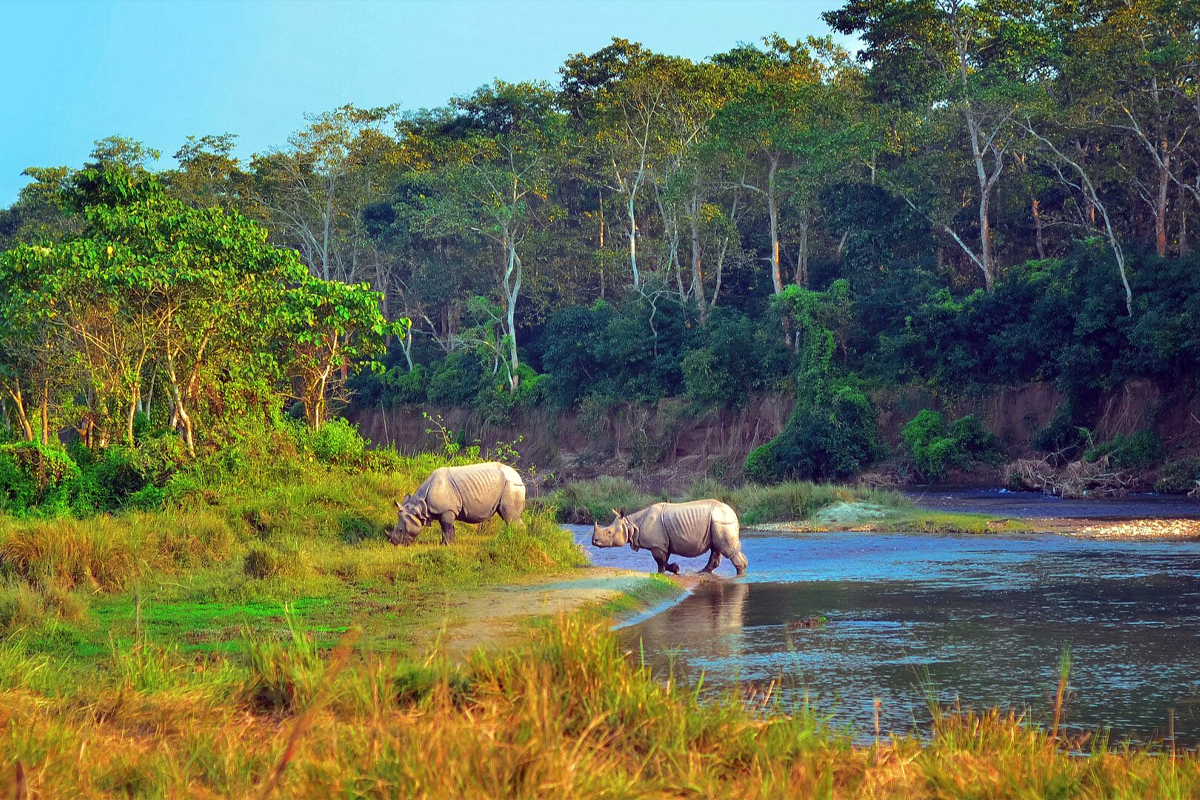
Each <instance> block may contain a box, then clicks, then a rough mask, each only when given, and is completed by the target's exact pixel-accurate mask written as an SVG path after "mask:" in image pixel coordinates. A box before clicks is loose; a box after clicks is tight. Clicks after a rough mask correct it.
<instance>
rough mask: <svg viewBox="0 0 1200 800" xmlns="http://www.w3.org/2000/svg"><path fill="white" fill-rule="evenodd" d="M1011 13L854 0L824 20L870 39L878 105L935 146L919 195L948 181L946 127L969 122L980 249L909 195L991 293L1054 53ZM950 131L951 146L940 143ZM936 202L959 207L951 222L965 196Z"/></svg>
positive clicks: (939, 0) (919, 0)
mask: <svg viewBox="0 0 1200 800" xmlns="http://www.w3.org/2000/svg"><path fill="white" fill-rule="evenodd" d="M1011 11H1012V9H1010V8H1009V6H1008V4H1007V3H1006V2H1005V0H985V1H984V2H980V3H975V4H972V3H968V2H966V1H965V0H898V1H897V2H890V1H889V0H850V2H848V3H847V4H846V6H845V7H844V8H842V9H840V10H838V11H834V12H827V13H826V14H825V15H824V17H825V20H826V21H827V22H829V23H830V24H831V25H832V26H833V27H834V28H835V29H836V30H838V31H840V32H841V33H847V34H852V33H860V34H861V35H862V38H863V40H864V42H865V44H866V47H864V48H863V49H862V50H860V51H859V58H860V59H861V60H863V61H865V62H869V63H870V64H871V69H870V73H869V77H868V86H869V87H871V88H873V89H874V90H875V92H876V97H877V99H879V100H885V101H891V102H892V103H893V105H894V106H895V107H896V108H897V110H898V111H899V110H900V109H903V112H902V114H901V116H902V117H908V119H906V120H904V121H903V122H904V125H905V126H906V127H907V128H908V129H909V130H910V131H911V132H912V133H911V134H910V137H911V141H912V143H913V144H918V143H921V142H925V143H926V144H927V146H928V147H930V152H931V153H932V154H933V156H934V158H933V159H930V160H929V161H925V162H923V163H920V162H919V163H918V164H917V169H916V170H909V171H908V172H907V173H906V178H907V181H905V183H906V184H907V185H908V187H909V188H910V190H911V188H912V187H914V186H915V185H917V184H918V183H920V182H921V181H923V180H925V179H928V178H930V177H937V176H940V175H943V174H944V173H945V170H944V162H942V164H941V165H942V169H938V168H937V167H936V166H935V165H934V163H932V162H933V160H935V159H936V157H937V155H938V154H939V153H942V152H944V151H945V150H946V149H947V148H948V145H949V141H947V139H950V141H953V139H952V137H950V135H949V134H950V131H952V130H953V127H951V126H950V125H949V124H948V123H944V122H942V121H941V120H940V119H939V118H941V117H943V116H945V115H946V114H955V115H958V116H959V117H960V119H961V125H962V128H961V131H962V132H963V133H964V134H965V139H966V144H967V149H968V152H969V159H970V160H969V162H968V163H969V165H970V169H971V171H972V172H973V174H974V178H975V192H974V194H975V207H976V214H975V226H976V228H977V235H978V241H979V245H978V247H977V248H976V247H971V246H970V245H968V244H967V241H966V239H965V238H964V236H963V235H962V234H960V233H959V231H958V230H956V228H955V225H954V224H953V220H952V219H951V218H949V217H948V216H947V215H946V212H945V211H943V212H941V213H939V212H936V211H935V212H932V213H931V212H930V211H929V210H923V208H922V205H923V204H922V205H918V203H917V202H916V201H914V200H912V199H911V198H909V197H908V193H905V196H906V199H907V200H908V202H909V203H910V204H911V205H912V206H913V208H914V209H918V210H921V211H922V213H924V214H925V215H926V216H927V217H929V218H930V220H931V222H933V224H934V225H935V226H936V227H937V228H938V229H939V230H940V231H941V232H943V233H945V234H946V235H947V236H949V237H950V238H951V239H952V240H953V241H954V242H955V243H956V244H957V245H958V246H959V248H960V249H961V250H962V252H963V253H964V255H966V257H967V258H968V259H969V260H970V261H971V262H972V263H973V264H974V265H975V266H976V267H977V268H978V269H979V271H980V273H981V274H982V276H983V280H984V287H985V288H986V289H987V290H989V291H990V290H991V288H992V286H993V285H994V283H995V280H996V278H997V276H998V273H999V268H998V264H997V263H996V257H995V253H994V248H993V234H992V216H993V212H992V203H993V200H994V198H995V196H996V192H997V189H998V187H999V183H1000V178H1001V175H1002V174H1003V171H1004V165H1005V157H1006V155H1007V153H1008V151H1009V148H1010V146H1011V144H1012V122H1013V115H1014V114H1015V112H1016V109H1017V108H1018V106H1019V105H1020V102H1021V97H1022V94H1023V89H1024V87H1025V86H1026V85H1027V82H1028V80H1029V79H1030V78H1031V77H1033V76H1034V75H1035V74H1036V72H1037V71H1038V70H1039V69H1040V68H1042V66H1043V55H1044V52H1045V50H1046V49H1047V48H1048V47H1049V46H1050V45H1049V42H1048V41H1047V38H1046V37H1045V36H1044V35H1043V34H1044V31H1043V30H1042V29H1041V28H1040V27H1039V26H1038V25H1036V20H1032V21H1031V20H1029V19H1027V18H1025V17H1023V16H1022V15H1020V14H1017V13H1010V12H1011ZM942 125H944V127H941V126H942ZM942 130H944V131H945V132H946V134H947V136H946V137H945V138H943V137H942V136H938V135H936V134H938V133H940V132H941V131H942ZM929 132H932V133H933V134H934V135H933V136H930V135H929ZM918 134H920V135H918ZM932 194H933V198H931V199H932V200H933V202H934V203H937V202H939V201H941V202H945V201H949V202H948V206H949V208H948V209H947V210H949V211H950V212H951V213H952V212H953V210H954V209H955V208H956V206H955V200H954V198H955V196H956V194H957V193H956V192H953V191H948V190H946V189H945V188H937V189H934V191H933V192H932Z"/></svg>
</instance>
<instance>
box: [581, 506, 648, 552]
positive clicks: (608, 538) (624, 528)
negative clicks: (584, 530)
mask: <svg viewBox="0 0 1200 800" xmlns="http://www.w3.org/2000/svg"><path fill="white" fill-rule="evenodd" d="M612 513H613V521H612V524H611V525H605V526H604V527H603V528H602V527H600V526H599V525H598V524H596V523H595V522H593V523H592V546H593V547H624V546H625V545H627V544H629V542H630V540H632V539H633V537H634V535H635V534H636V533H637V528H636V527H635V526H634V524H633V523H632V522H630V521H629V517H627V516H625V512H624V511H617V510H616V509H613V510H612Z"/></svg>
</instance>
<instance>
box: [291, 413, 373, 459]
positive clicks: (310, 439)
mask: <svg viewBox="0 0 1200 800" xmlns="http://www.w3.org/2000/svg"><path fill="white" fill-rule="evenodd" d="M297 438H298V439H299V440H300V444H301V446H302V447H304V448H306V449H307V450H310V451H311V452H312V454H313V456H314V457H315V458H316V459H317V460H318V461H320V462H321V463H322V464H354V463H357V462H358V461H360V460H361V459H362V457H363V453H364V452H365V451H366V449H367V443H366V440H364V439H363V438H362V436H360V435H359V433H358V427H357V426H356V425H353V424H351V423H349V422H347V421H346V420H344V419H342V418H341V417H336V418H334V419H331V420H329V422H326V423H325V424H324V425H322V426H321V427H320V428H317V429H316V430H315V431H314V430H312V429H311V428H299V429H297Z"/></svg>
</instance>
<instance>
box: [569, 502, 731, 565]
mask: <svg viewBox="0 0 1200 800" xmlns="http://www.w3.org/2000/svg"><path fill="white" fill-rule="evenodd" d="M613 514H614V515H616V519H614V520H613V523H612V525H608V526H606V527H603V528H601V527H600V526H599V525H597V524H596V523H594V522H593V523H592V544H593V545H595V546H596V547H624V546H625V545H627V544H628V545H630V546H632V547H633V549H634V550H635V551H636V550H639V549H644V550H649V551H650V555H652V556H654V560H655V561H656V562H658V571H659V572H664V571H668V570H669V571H671V572H674V573H678V572H679V565H677V564H671V563H669V559H670V557H671V556H672V555H679V556H684V557H685V558H694V557H695V556H699V555H703V554H704V553H705V551H708V553H709V556H708V564H706V565H705V567H704V569H702V570H700V571H701V572H712V571H713V570H714V569H716V568H717V565H719V564H720V563H721V556H725V557H726V558H728V559H729V560H730V561H732V562H733V566H735V567H737V574H738V575H744V574H745V573H746V563H747V562H746V557H745V556H744V555H742V541H741V537H740V533H739V530H738V518H737V514H735V513H734V511H733V509H732V508H730V507H729V506H727V505H725V504H724V503H722V502H721V501H720V500H695V501H693V502H691V503H655V504H654V505H652V506H650V507H649V508H643V509H642V510H641V511H635V512H633V513H632V514H628V515H626V514H624V513H622V512H620V511H615V510H614V511H613Z"/></svg>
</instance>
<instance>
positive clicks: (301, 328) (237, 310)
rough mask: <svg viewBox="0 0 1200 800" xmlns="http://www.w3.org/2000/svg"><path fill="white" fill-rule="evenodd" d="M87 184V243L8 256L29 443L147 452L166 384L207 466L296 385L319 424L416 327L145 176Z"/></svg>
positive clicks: (13, 340) (257, 232) (12, 379)
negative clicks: (224, 443)
mask: <svg viewBox="0 0 1200 800" xmlns="http://www.w3.org/2000/svg"><path fill="white" fill-rule="evenodd" d="M118 161H119V160H118ZM72 187H73V188H71V189H70V190H69V191H68V194H69V195H70V197H71V198H73V199H74V201H75V202H76V203H77V204H78V206H79V208H80V209H82V218H83V219H82V221H83V222H84V223H85V225H84V226H83V230H82V231H81V232H80V233H79V234H78V235H75V236H70V237H65V238H64V239H63V240H62V241H59V242H56V243H54V244H52V245H19V246H17V247H14V248H13V249H11V250H9V251H7V252H5V253H3V254H0V319H2V320H3V323H0V345H2V346H0V390H2V391H3V392H4V393H5V395H6V398H7V399H9V400H11V401H12V403H13V408H14V411H15V415H16V417H17V421H18V422H19V423H20V425H21V426H22V428H24V431H25V435H26V438H30V439H33V438H37V439H39V440H43V441H45V440H47V439H48V438H49V437H50V436H52V435H53V433H54V432H56V431H57V430H58V429H60V428H62V427H64V426H66V425H71V426H73V427H75V428H76V429H77V430H79V431H80V432H81V438H82V440H83V442H84V443H85V444H86V445H87V446H89V447H97V448H100V447H104V446H107V445H110V444H113V443H117V442H120V443H122V444H124V445H127V446H133V445H134V444H135V443H137V442H139V441H140V440H142V439H144V438H146V437H147V436H150V435H152V434H153V431H152V430H151V428H152V425H151V423H150V419H149V416H148V415H147V414H141V415H139V413H138V412H137V409H138V407H139V406H140V405H141V404H142V402H143V400H144V399H145V395H146V389H147V387H149V386H151V385H153V384H154V383H155V381H157V382H158V385H159V386H161V387H162V391H160V392H159V394H158V398H159V399H160V400H161V401H163V402H164V403H165V402H166V400H167V399H168V398H169V400H170V403H171V406H172V410H173V417H174V419H175V421H176V427H177V432H178V433H179V434H180V435H181V436H182V438H183V440H184V442H185V443H186V447H187V450H188V452H189V454H191V455H194V454H195V451H196V446H197V439H198V438H199V440H200V443H201V444H203V443H205V442H206V441H208V442H209V443H211V444H213V445H219V444H220V439H221V437H222V436H223V435H224V432H225V430H226V429H227V428H228V427H229V425H230V424H231V423H233V422H234V421H235V420H237V419H239V418H242V417H246V416H251V417H259V418H262V417H266V418H272V417H275V416H277V414H278V407H279V405H280V404H281V402H282V399H283V396H284V395H285V393H287V392H288V390H289V389H290V386H289V385H288V384H290V382H292V381H295V382H296V383H297V384H299V387H300V390H301V391H300V393H301V399H302V400H303V402H304V404H305V409H306V413H307V415H308V419H309V423H310V424H311V425H312V426H313V427H317V426H319V425H320V423H321V422H323V421H324V419H325V418H326V416H327V415H328V403H329V402H330V401H331V399H332V400H333V401H334V402H338V401H339V400H340V399H342V398H341V397H340V392H341V386H342V382H343V379H344V377H345V376H347V375H349V374H353V373H355V372H356V371H358V370H359V369H361V368H362V367H363V366H365V365H369V364H373V363H374V362H373V359H374V357H375V356H377V355H379V354H380V353H382V351H383V342H384V340H385V338H386V337H387V336H390V335H403V334H404V333H405V331H406V330H407V322H406V321H404V320H401V321H398V322H396V323H388V322H386V321H385V320H384V318H383V316H382V314H381V313H380V310H379V302H380V296H379V295H378V294H377V293H374V292H372V291H370V290H369V288H367V287H366V286H362V285H347V284H344V283H339V282H333V281H321V280H317V279H315V278H311V277H309V275H308V271H307V269H306V268H305V267H304V266H303V265H302V264H301V263H300V260H299V257H298V256H297V254H296V253H295V252H294V251H291V250H283V249H280V248H276V247H272V246H270V245H269V244H267V241H266V240H267V231H266V230H264V229H263V228H262V227H260V226H259V225H257V224H256V223H254V222H251V221H250V220H248V219H246V218H244V217H242V216H240V215H239V214H237V213H231V212H226V211H223V210H221V209H219V208H207V209H195V208H191V207H189V206H186V205H184V204H183V203H182V202H180V201H178V200H176V199H173V198H171V197H168V196H167V195H166V194H165V193H164V191H163V189H162V186H161V185H160V184H159V183H158V182H157V180H155V179H154V178H153V177H152V176H147V175H146V174H145V173H144V171H138V170H132V171H131V170H129V169H127V168H125V167H121V166H120V165H119V163H118V165H117V166H111V167H110V166H105V167H104V168H95V169H88V170H84V171H82V172H80V173H78V175H76V176H75V180H74V183H73V184H72ZM34 386H37V387H40V389H38V391H39V392H40V395H38V396H36V397H31V398H29V399H28V400H26V398H25V393H26V392H28V391H31V389H30V387H34ZM34 403H36V405H37V407H39V408H40V409H42V411H41V412H40V414H39V416H44V417H45V418H44V419H40V418H39V419H36V420H31V419H30V415H31V413H32V412H31V411H29V410H27V407H28V406H29V405H32V404H34ZM153 411H154V410H153V409H152V410H151V412H153ZM163 416H165V412H164V414H163ZM35 422H37V423H40V424H38V425H37V428H39V429H38V430H35V429H34V423H35Z"/></svg>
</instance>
